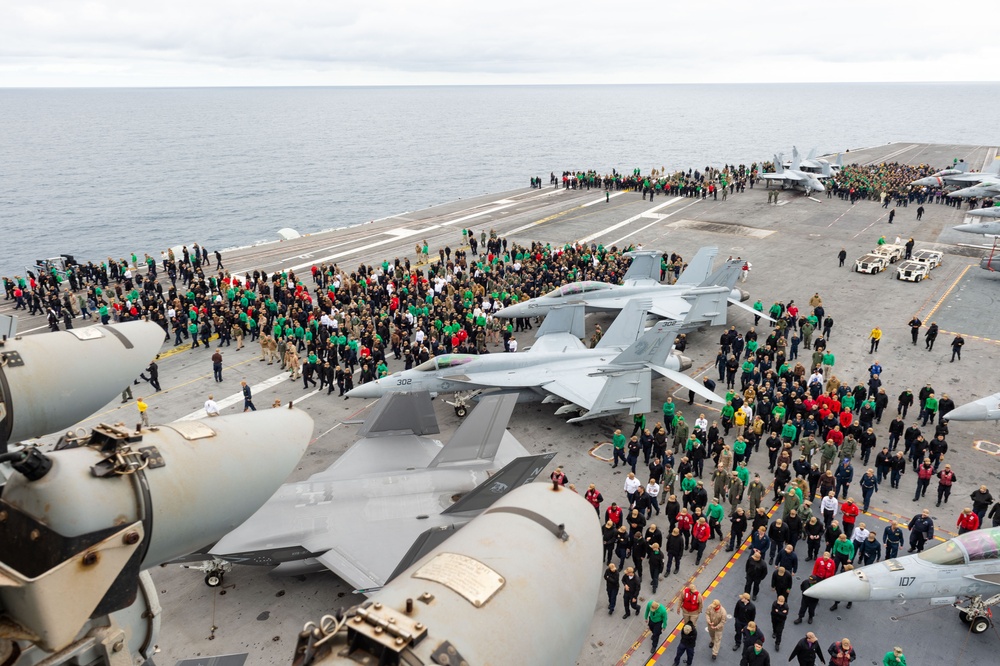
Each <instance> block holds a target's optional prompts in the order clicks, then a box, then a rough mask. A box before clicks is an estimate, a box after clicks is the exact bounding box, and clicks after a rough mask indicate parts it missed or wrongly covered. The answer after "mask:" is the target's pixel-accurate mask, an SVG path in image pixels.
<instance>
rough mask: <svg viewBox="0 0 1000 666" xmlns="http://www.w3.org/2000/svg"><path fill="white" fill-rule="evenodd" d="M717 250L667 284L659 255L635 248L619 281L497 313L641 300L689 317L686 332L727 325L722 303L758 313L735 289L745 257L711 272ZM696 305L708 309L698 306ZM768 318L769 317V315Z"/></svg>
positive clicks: (668, 315)
mask: <svg viewBox="0 0 1000 666" xmlns="http://www.w3.org/2000/svg"><path fill="white" fill-rule="evenodd" d="M718 253H719V248H717V247H703V248H701V249H700V250H698V252H697V254H695V256H694V258H693V259H692V260H691V262H690V263H688V267H687V268H686V269H685V270H684V272H683V273H682V274H681V276H680V278H679V279H678V280H677V282H676V283H675V284H672V285H663V284H660V283H659V281H658V280H657V279H656V278H658V277H659V269H660V257H661V254H660V253H659V252H635V253H632V256H633V259H632V264H631V265H630V266H629V269H628V271H627V272H626V273H625V279H624V282H623V284H621V285H614V284H609V283H607V282H572V283H570V284H565V285H563V286H561V287H559V288H557V289H553V290H552V291H550V292H549V293H547V294H545V295H544V296H539V297H537V298H532V299H529V300H527V301H522V302H520V303H515V304H513V305H508V306H507V307H505V308H501V309H500V310H498V311H497V312H496V313H495V315H496V316H497V317H503V318H507V319H514V318H516V317H540V316H544V315H545V314H547V313H548V312H549V310H550V309H552V308H554V307H556V306H559V305H567V304H576V303H582V304H584V305H585V306H586V310H587V312H617V311H619V310H621V309H622V308H624V307H625V305H626V304H627V303H628V302H629V301H631V300H633V299H636V298H642V299H650V300H652V307H651V308H650V312H651V313H652V314H654V315H656V316H657V317H660V318H662V319H673V320H676V321H685V322H686V323H685V325H684V327H683V328H682V331H686V330H691V329H695V328H700V327H702V326H706V325H707V326H716V325H722V324H725V323H726V320H727V314H726V308H725V307H724V303H729V304H732V305H736V306H737V307H740V308H743V309H745V310H748V311H750V312H754V314H760V313H758V312H755V311H754V310H753V309H752V308H750V307H748V306H746V305H743V303H742V302H741V301H745V300H747V299H749V298H750V295H749V294H748V293H746V292H745V291H742V290H741V289H736V288H734V287H735V285H736V280H737V278H738V277H739V275H740V271H741V270H742V268H743V264H744V262H743V260H741V259H739V260H737V259H733V260H730V261H727V262H726V263H725V264H723V265H722V267H721V268H719V270H717V271H715V272H714V273H712V260H713V259H715V256H716V255H717V254H718ZM696 303H701V304H704V305H705V307H704V308H701V307H698V306H697V305H696ZM761 316H763V315H761ZM764 318H765V319H768V320H770V318H769V317H764Z"/></svg>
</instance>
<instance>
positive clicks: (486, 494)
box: [441, 453, 556, 514]
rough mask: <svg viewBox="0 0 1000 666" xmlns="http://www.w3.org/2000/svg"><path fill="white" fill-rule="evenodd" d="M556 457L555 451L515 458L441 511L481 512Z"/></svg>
mask: <svg viewBox="0 0 1000 666" xmlns="http://www.w3.org/2000/svg"><path fill="white" fill-rule="evenodd" d="M555 457H556V454H555V453H542V454H539V455H537V456H522V457H520V458H515V459H514V460H511V461H510V462H509V463H507V465H506V466H505V467H504V468H503V469H502V470H500V471H499V472H497V473H496V474H494V475H493V476H491V477H490V478H488V479H486V480H485V481H483V482H482V483H480V484H479V485H478V486H476V487H475V488H473V489H472V490H471V491H469V492H468V493H467V494H466V495H465V497H463V498H462V499H460V500H458V501H457V502H455V503H454V504H452V505H451V506H449V507H448V508H447V509H445V510H444V511H442V512H441V513H442V514H453V513H464V512H470V511H471V512H479V511H483V510H484V509H488V508H489V507H490V506H492V505H493V503H494V502H496V501H497V500H498V499H500V498H501V497H503V496H504V495H506V494H507V493H509V492H510V491H512V490H514V488H518V487H520V486H523V485H525V484H528V483H531V482H532V481H534V480H535V477H537V476H538V475H539V474H541V472H542V470H543V469H545V466H546V465H548V464H549V463H550V462H551V461H552V459H553V458H555Z"/></svg>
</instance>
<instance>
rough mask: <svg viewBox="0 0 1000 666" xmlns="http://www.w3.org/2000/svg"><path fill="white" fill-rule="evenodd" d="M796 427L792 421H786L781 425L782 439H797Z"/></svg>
mask: <svg viewBox="0 0 1000 666" xmlns="http://www.w3.org/2000/svg"><path fill="white" fill-rule="evenodd" d="M795 433H796V428H795V425H794V424H793V423H792V422H791V421H785V425H783V426H781V439H782V440H784V441H785V442H793V441H795Z"/></svg>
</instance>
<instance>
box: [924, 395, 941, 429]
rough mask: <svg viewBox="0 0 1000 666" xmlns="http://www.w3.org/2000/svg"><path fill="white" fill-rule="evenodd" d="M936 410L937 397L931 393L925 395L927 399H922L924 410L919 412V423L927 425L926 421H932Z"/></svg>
mask: <svg viewBox="0 0 1000 666" xmlns="http://www.w3.org/2000/svg"><path fill="white" fill-rule="evenodd" d="M937 410H938V399H937V398H935V397H934V394H933V393H931V394H930V395H928V396H927V399H926V400H924V410H923V412H922V414H921V419H922V422H921V424H920V425H922V426H925V425H927V422H928V421H930V422H931V423H933V422H934V416H935V415H936V414H937Z"/></svg>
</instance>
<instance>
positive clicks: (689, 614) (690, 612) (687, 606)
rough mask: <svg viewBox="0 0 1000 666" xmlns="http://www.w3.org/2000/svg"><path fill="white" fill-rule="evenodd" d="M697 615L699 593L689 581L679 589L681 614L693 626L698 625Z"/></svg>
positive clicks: (699, 604)
mask: <svg viewBox="0 0 1000 666" xmlns="http://www.w3.org/2000/svg"><path fill="white" fill-rule="evenodd" d="M706 527H707V525H706ZM699 615H701V593H700V592H698V588H697V587H695V586H694V583H690V584H688V585H687V587H685V588H684V589H683V590H682V591H681V616H682V617H683V618H684V624H690V625H691V627H692V628H694V627H697V626H698V616H699Z"/></svg>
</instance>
